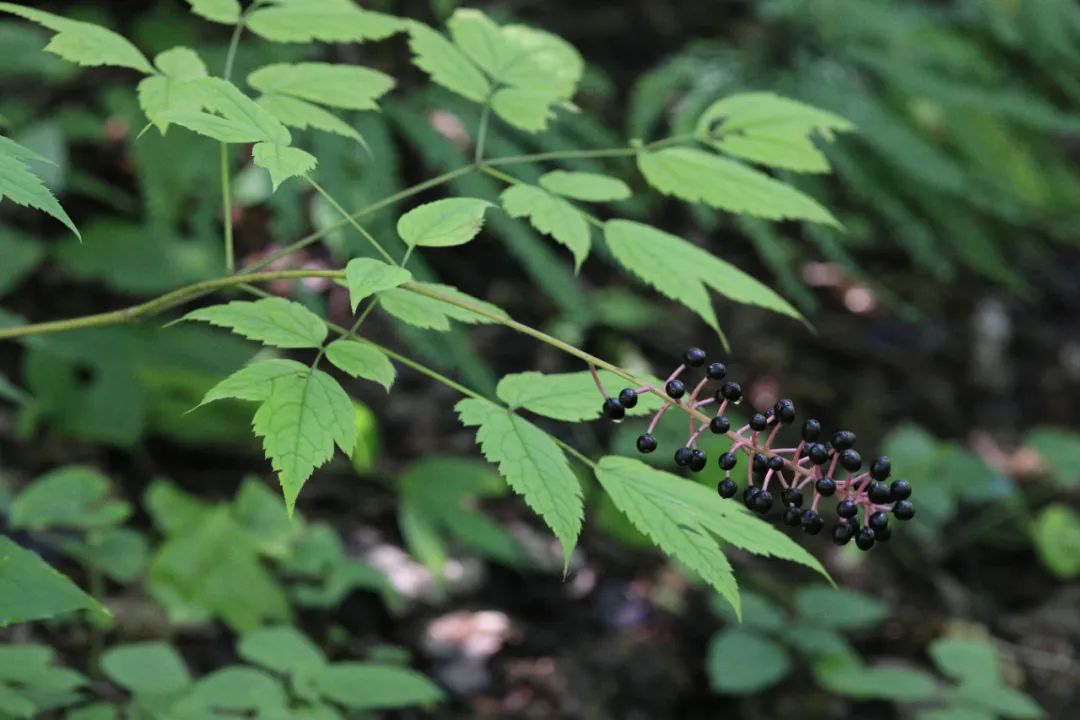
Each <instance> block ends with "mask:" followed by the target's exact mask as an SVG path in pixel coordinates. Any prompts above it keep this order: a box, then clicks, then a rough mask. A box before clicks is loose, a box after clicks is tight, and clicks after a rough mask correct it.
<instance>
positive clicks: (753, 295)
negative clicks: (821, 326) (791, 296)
mask: <svg viewBox="0 0 1080 720" xmlns="http://www.w3.org/2000/svg"><path fill="white" fill-rule="evenodd" d="M604 239H605V240H606V242H607V246H608V248H609V249H610V250H611V252H612V254H613V255H614V256H615V258H616V259H617V260H618V261H619V263H620V264H622V265H623V267H625V268H626V269H627V270H629V271H630V272H631V273H633V274H635V275H637V276H638V277H639V278H641V279H642V280H644V281H645V282H646V283H647V284H649V285H651V286H653V287H654V288H656V289H657V290H659V291H660V292H661V293H663V294H664V295H666V296H668V297H669V298H671V299H672V300H677V301H678V302H681V303H682V304H684V305H686V306H687V307H688V308H690V309H691V310H693V311H694V312H696V313H697V314H698V315H700V316H701V317H702V319H703V320H705V322H706V323H708V324H709V326H710V327H712V328H713V329H714V330H717V331H719V326H718V324H717V321H716V315H715V313H714V312H713V308H712V304H711V303H710V301H709V294H708V292H707V291H706V290H705V288H706V287H709V288H712V289H713V290H715V291H716V292H718V293H720V294H722V295H724V296H725V297H728V298H730V299H731V300H734V301H736V302H741V303H746V304H749V305H757V306H759V307H763V308H766V309H768V310H772V311H774V312H778V313H780V314H782V315H789V316H791V317H793V318H796V319H798V320H803V322H805V320H804V319H803V317H802V315H801V314H799V311H798V310H796V309H795V308H794V307H792V306H791V304H790V303H788V302H787V301H786V300H784V299H783V298H782V297H780V296H779V295H778V294H776V293H775V292H773V291H772V290H770V289H769V288H768V287H766V286H765V285H764V284H762V283H761V282H759V281H757V280H755V279H754V278H752V277H751V276H749V275H747V274H746V273H744V272H743V271H742V270H739V269H738V268H736V267H735V266H734V265H730V264H728V263H726V262H724V261H723V260H721V259H720V258H718V257H716V256H714V255H712V254H711V253H709V252H707V251H705V250H702V249H701V248H698V247H696V246H694V245H691V244H690V243H688V242H686V241H685V240H683V239H682V238H680V237H677V236H675V235H672V234H670V233H666V232H663V231H662V230H657V229H656V228H653V227H650V226H648V225H644V224H642V223H638V222H634V221H631V220H609V221H608V222H606V223H605V224H604Z"/></svg>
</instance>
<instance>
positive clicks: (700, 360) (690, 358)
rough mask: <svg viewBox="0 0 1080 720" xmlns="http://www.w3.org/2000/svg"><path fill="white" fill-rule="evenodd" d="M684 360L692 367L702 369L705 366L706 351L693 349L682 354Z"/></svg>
mask: <svg viewBox="0 0 1080 720" xmlns="http://www.w3.org/2000/svg"><path fill="white" fill-rule="evenodd" d="M682 360H683V362H684V363H686V364H687V365H689V366H690V367H701V366H702V365H704V364H705V351H704V350H702V349H701V348H696V347H692V348H690V349H689V350H687V351H686V352H684V353H683V354H682Z"/></svg>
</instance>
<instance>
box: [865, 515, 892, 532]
mask: <svg viewBox="0 0 1080 720" xmlns="http://www.w3.org/2000/svg"><path fill="white" fill-rule="evenodd" d="M869 525H870V527H872V528H873V529H874V530H875V531H877V530H884V529H885V528H887V527H888V526H889V516H888V515H886V514H885V513H883V512H882V511H880V510H878V511H877V512H876V513H873V514H872V515H870V521H869Z"/></svg>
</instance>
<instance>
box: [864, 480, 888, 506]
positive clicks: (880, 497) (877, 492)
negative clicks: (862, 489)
mask: <svg viewBox="0 0 1080 720" xmlns="http://www.w3.org/2000/svg"><path fill="white" fill-rule="evenodd" d="M867 494H868V495H869V496H870V502H872V503H878V504H881V503H887V502H889V500H891V499H892V490H890V489H889V486H888V485H886V484H885V483H883V482H878V481H877V480H875V481H874V482H872V483H870V489H869V490H868V491H867Z"/></svg>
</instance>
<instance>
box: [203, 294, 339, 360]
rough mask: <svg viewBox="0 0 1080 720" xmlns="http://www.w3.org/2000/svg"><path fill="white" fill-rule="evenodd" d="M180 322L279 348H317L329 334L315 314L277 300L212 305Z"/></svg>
mask: <svg viewBox="0 0 1080 720" xmlns="http://www.w3.org/2000/svg"><path fill="white" fill-rule="evenodd" d="M183 319H184V320H201V321H203V322H208V323H210V324H211V325H217V326H218V327H224V328H228V329H229V330H232V331H233V332H235V333H237V334H238V335H242V336H244V337H246V338H248V339H249V340H256V341H258V342H261V343H264V344H266V345H270V346H272V347H279V348H317V347H319V346H320V345H322V343H323V340H325V339H326V334H327V332H328V331H327V328H326V323H324V322H323V320H322V318H320V317H319V316H318V315H316V314H315V313H313V312H311V311H310V310H308V309H307V308H306V307H304V306H303V305H301V304H300V303H296V302H293V301H291V300H286V299H285V298H279V297H274V298H264V299H262V300H254V301H250V300H234V301H232V302H230V303H225V304H224V305H212V306H210V307H205V308H199V309H198V310H193V311H191V312H189V313H188V314H187V315H185V316H184V317H183Z"/></svg>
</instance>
